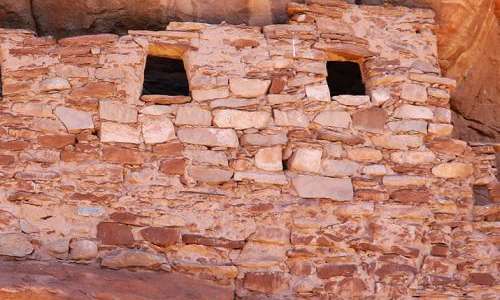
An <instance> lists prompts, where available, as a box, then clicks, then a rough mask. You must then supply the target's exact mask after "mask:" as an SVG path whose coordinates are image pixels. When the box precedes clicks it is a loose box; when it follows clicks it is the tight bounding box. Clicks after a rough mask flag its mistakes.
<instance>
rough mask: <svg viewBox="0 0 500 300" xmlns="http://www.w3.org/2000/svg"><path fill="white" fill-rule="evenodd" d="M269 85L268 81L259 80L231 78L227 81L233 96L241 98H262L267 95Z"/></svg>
mask: <svg viewBox="0 0 500 300" xmlns="http://www.w3.org/2000/svg"><path fill="white" fill-rule="evenodd" d="M270 84H271V81H270V80H261V79H248V78H231V79H230V80H229V87H230V89H231V92H232V93H233V94H234V95H235V96H237V97H242V98H256V97H259V96H264V95H265V94H266V93H267V90H268V89H269V86H270ZM219 98H223V97H219Z"/></svg>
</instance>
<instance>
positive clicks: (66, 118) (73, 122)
mask: <svg viewBox="0 0 500 300" xmlns="http://www.w3.org/2000/svg"><path fill="white" fill-rule="evenodd" d="M54 113H55V114H56V116H57V117H58V118H59V120H61V122H62V123H63V124H64V126H65V127H66V129H68V131H70V132H71V131H78V130H82V129H93V128H94V121H93V120H92V115H91V114H90V113H88V112H86V111H81V110H76V109H73V108H68V107H64V106H59V107H57V108H56V109H55V110H54Z"/></svg>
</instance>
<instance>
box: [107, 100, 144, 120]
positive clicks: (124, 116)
mask: <svg viewBox="0 0 500 300" xmlns="http://www.w3.org/2000/svg"><path fill="white" fill-rule="evenodd" d="M99 116H100V118H101V120H107V121H114V122H118V123H135V122H137V110H136V109H135V108H134V107H131V106H129V105H127V104H125V103H123V102H119V101H110V100H101V101H100V102H99Z"/></svg>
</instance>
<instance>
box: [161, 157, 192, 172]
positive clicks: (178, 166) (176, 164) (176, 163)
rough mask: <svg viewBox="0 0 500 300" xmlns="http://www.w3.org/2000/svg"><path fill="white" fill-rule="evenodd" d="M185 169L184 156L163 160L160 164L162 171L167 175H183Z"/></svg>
mask: <svg viewBox="0 0 500 300" xmlns="http://www.w3.org/2000/svg"><path fill="white" fill-rule="evenodd" d="M185 170H186V160H185V159H182V158H179V159H167V160H163V161H162V162H161V164H160V172H162V173H164V174H167V175H183V174H184V171H185Z"/></svg>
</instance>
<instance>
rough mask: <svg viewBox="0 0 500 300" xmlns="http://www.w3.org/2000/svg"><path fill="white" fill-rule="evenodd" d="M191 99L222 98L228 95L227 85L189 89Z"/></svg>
mask: <svg viewBox="0 0 500 300" xmlns="http://www.w3.org/2000/svg"><path fill="white" fill-rule="evenodd" d="M191 94H192V97H193V100H195V101H198V102H203V101H207V100H214V99H222V98H227V97H229V89H228V88H227V87H221V88H215V89H203V90H192V91H191Z"/></svg>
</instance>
